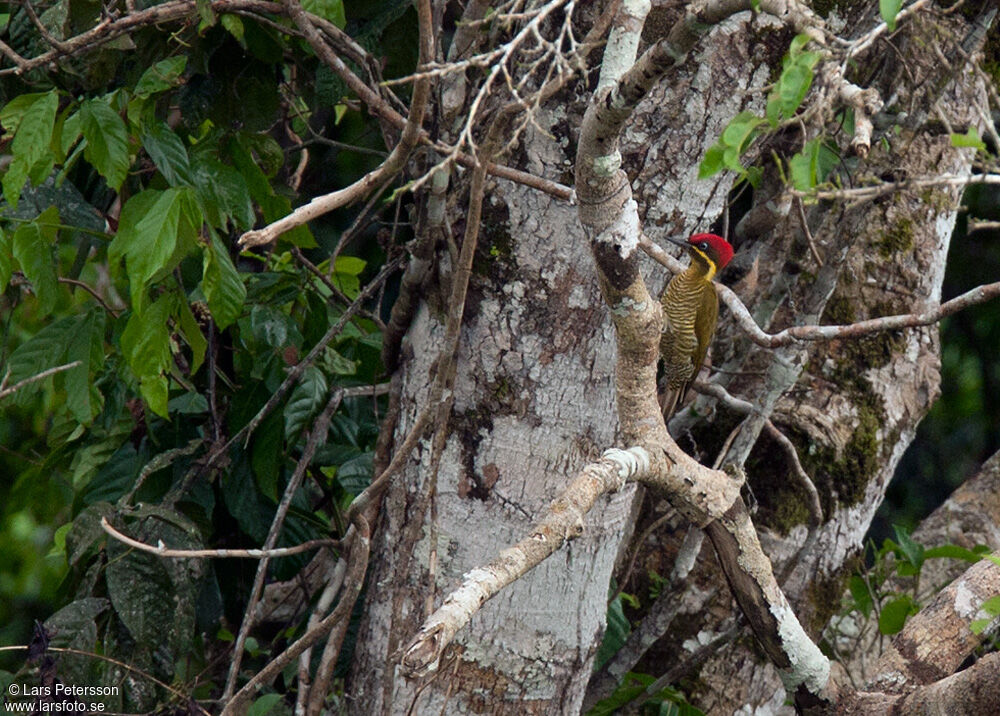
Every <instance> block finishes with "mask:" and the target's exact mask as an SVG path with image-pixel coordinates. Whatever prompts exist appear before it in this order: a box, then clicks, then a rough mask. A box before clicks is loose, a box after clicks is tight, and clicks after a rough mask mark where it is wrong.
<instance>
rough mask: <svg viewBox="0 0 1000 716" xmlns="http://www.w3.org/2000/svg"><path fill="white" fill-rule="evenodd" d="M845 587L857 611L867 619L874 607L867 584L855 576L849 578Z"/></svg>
mask: <svg viewBox="0 0 1000 716" xmlns="http://www.w3.org/2000/svg"><path fill="white" fill-rule="evenodd" d="M847 585H848V588H849V589H850V591H851V597H852V598H853V599H854V604H855V605H856V606H857V609H858V611H859V612H861V613H862V614H864V615H865V617H866V618H867V617H868V615H869V614H871V613H872V607H873V606H874V600H873V599H872V593H871V590H870V589H869V588H868V584H867V583H866V582H865V580H864V579H862V578H861V577H859V576H858V575H856V574H855V575H854V576H852V577H851V578H850V580H849V581H848V583H847Z"/></svg>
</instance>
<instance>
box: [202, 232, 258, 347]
mask: <svg viewBox="0 0 1000 716" xmlns="http://www.w3.org/2000/svg"><path fill="white" fill-rule="evenodd" d="M202 267H203V268H202V279H201V290H202V293H204V294H205V298H207V299H208V307H209V309H211V311H212V317H213V318H215V324H216V325H217V326H218V327H219V330H225V329H226V328H227V327H229V326H230V325H231V324H232V323H233V321H235V320H236V319H237V318H239V316H240V312H241V311H242V310H243V301H244V299H245V298H246V295H247V290H246V287H245V286H244V285H243V281H242V280H240V275H239V274H238V273H237V272H236V267H235V266H233V261H232V259H230V258H229V253H228V252H227V251H226V248H225V247H224V246H223V245H222V242H221V241H219V239H217V238H216V237H215V236H213V237H212V241H211V243H210V244H209V245H208V246H206V247H204V261H203V262H202Z"/></svg>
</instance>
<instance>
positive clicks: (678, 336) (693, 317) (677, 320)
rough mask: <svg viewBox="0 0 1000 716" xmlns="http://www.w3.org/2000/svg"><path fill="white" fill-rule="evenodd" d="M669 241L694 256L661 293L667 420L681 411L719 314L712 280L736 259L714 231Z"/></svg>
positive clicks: (662, 399) (661, 341)
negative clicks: (685, 239) (683, 239)
mask: <svg viewBox="0 0 1000 716" xmlns="http://www.w3.org/2000/svg"><path fill="white" fill-rule="evenodd" d="M667 240H668V241H670V242H671V243H673V244H677V245H678V246H682V247H684V249H685V250H686V251H687V253H688V254H689V255H690V256H691V265H690V266H688V267H687V269H686V270H685V271H683V272H681V273H679V274H677V275H676V276H674V277H673V278H672V279H670V283H668V284H667V287H666V288H665V289H664V290H663V294H662V295H661V296H660V305H661V306H662V307H663V332H662V334H661V335H660V357H661V358H662V359H663V377H664V380H663V384H664V386H665V390H664V391H663V393H662V395H661V406H662V408H663V419H664V420H669V419H670V417H671V416H672V415H673V414H674V413H675V412H676V411H677V408H678V407H679V406H680V405H681V401H682V400H683V399H684V395H685V393H687V390H688V388H689V387H691V384H692V383H693V382H694V379H695V378H696V377H697V376H698V371H700V370H701V366H702V364H703V363H704V362H705V355H706V354H707V353H708V346H709V345H710V344H711V343H712V337H713V336H714V335H715V323H716V320H717V319H718V317H719V297H718V295H717V294H716V292H715V287H714V286H713V285H712V279H713V278H715V276H716V275H717V274H718V272H719V271H721V270H722V269H723V268H725V266H726V264H728V263H729V261H730V259H732V258H733V247H732V246H731V245H730V243H729V242H728V241H726V240H725V239H724V238H722V237H721V236H717V235H715V234H695V235H693V236H692V237H691V238H689V239H688V240H687V241H681V240H679V239H674V238H670V237H668V238H667Z"/></svg>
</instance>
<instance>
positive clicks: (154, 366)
mask: <svg viewBox="0 0 1000 716" xmlns="http://www.w3.org/2000/svg"><path fill="white" fill-rule="evenodd" d="M176 301H177V295H176V294H173V293H166V294H164V295H162V296H160V298H158V299H156V301H154V302H153V305H151V306H150V307H149V308H148V309H147V310H146V312H145V313H144V314H142V315H140V314H139V313H137V312H133V313H132V315H131V316H130V317H129V319H128V323H127V324H126V325H125V330H124V331H123V332H122V336H121V347H122V353H123V354H124V356H125V360H126V362H128V364H129V367H130V368H132V372H133V373H135V374H136V376H137V377H138V378H139V388H140V392H141V393H142V397H143V398H145V400H146V402H147V403H148V404H149V407H150V409H151V410H152V411H153V412H154V413H156V414H157V415H161V416H163V417H164V418H165V417H167V377H166V375H164V373H165V372H166V370H167V369H168V368H169V367H170V361H171V356H170V330H169V328H168V327H167V321H168V320H169V318H170V316H171V315H172V314H173V312H174V308H175V304H176Z"/></svg>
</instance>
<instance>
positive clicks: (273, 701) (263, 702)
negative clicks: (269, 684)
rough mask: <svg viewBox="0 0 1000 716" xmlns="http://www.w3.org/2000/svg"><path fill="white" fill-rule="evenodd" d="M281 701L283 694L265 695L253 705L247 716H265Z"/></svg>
mask: <svg viewBox="0 0 1000 716" xmlns="http://www.w3.org/2000/svg"><path fill="white" fill-rule="evenodd" d="M280 701H281V694H264V695H263V696H261V697H260V698H258V699H257V700H256V701H254V702H253V704H251V706H250V708H249V709H248V710H247V716H265V715H266V714H269V713H271V711H273V710H274V707H275V706H277V705H278V703H279V702H280Z"/></svg>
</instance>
